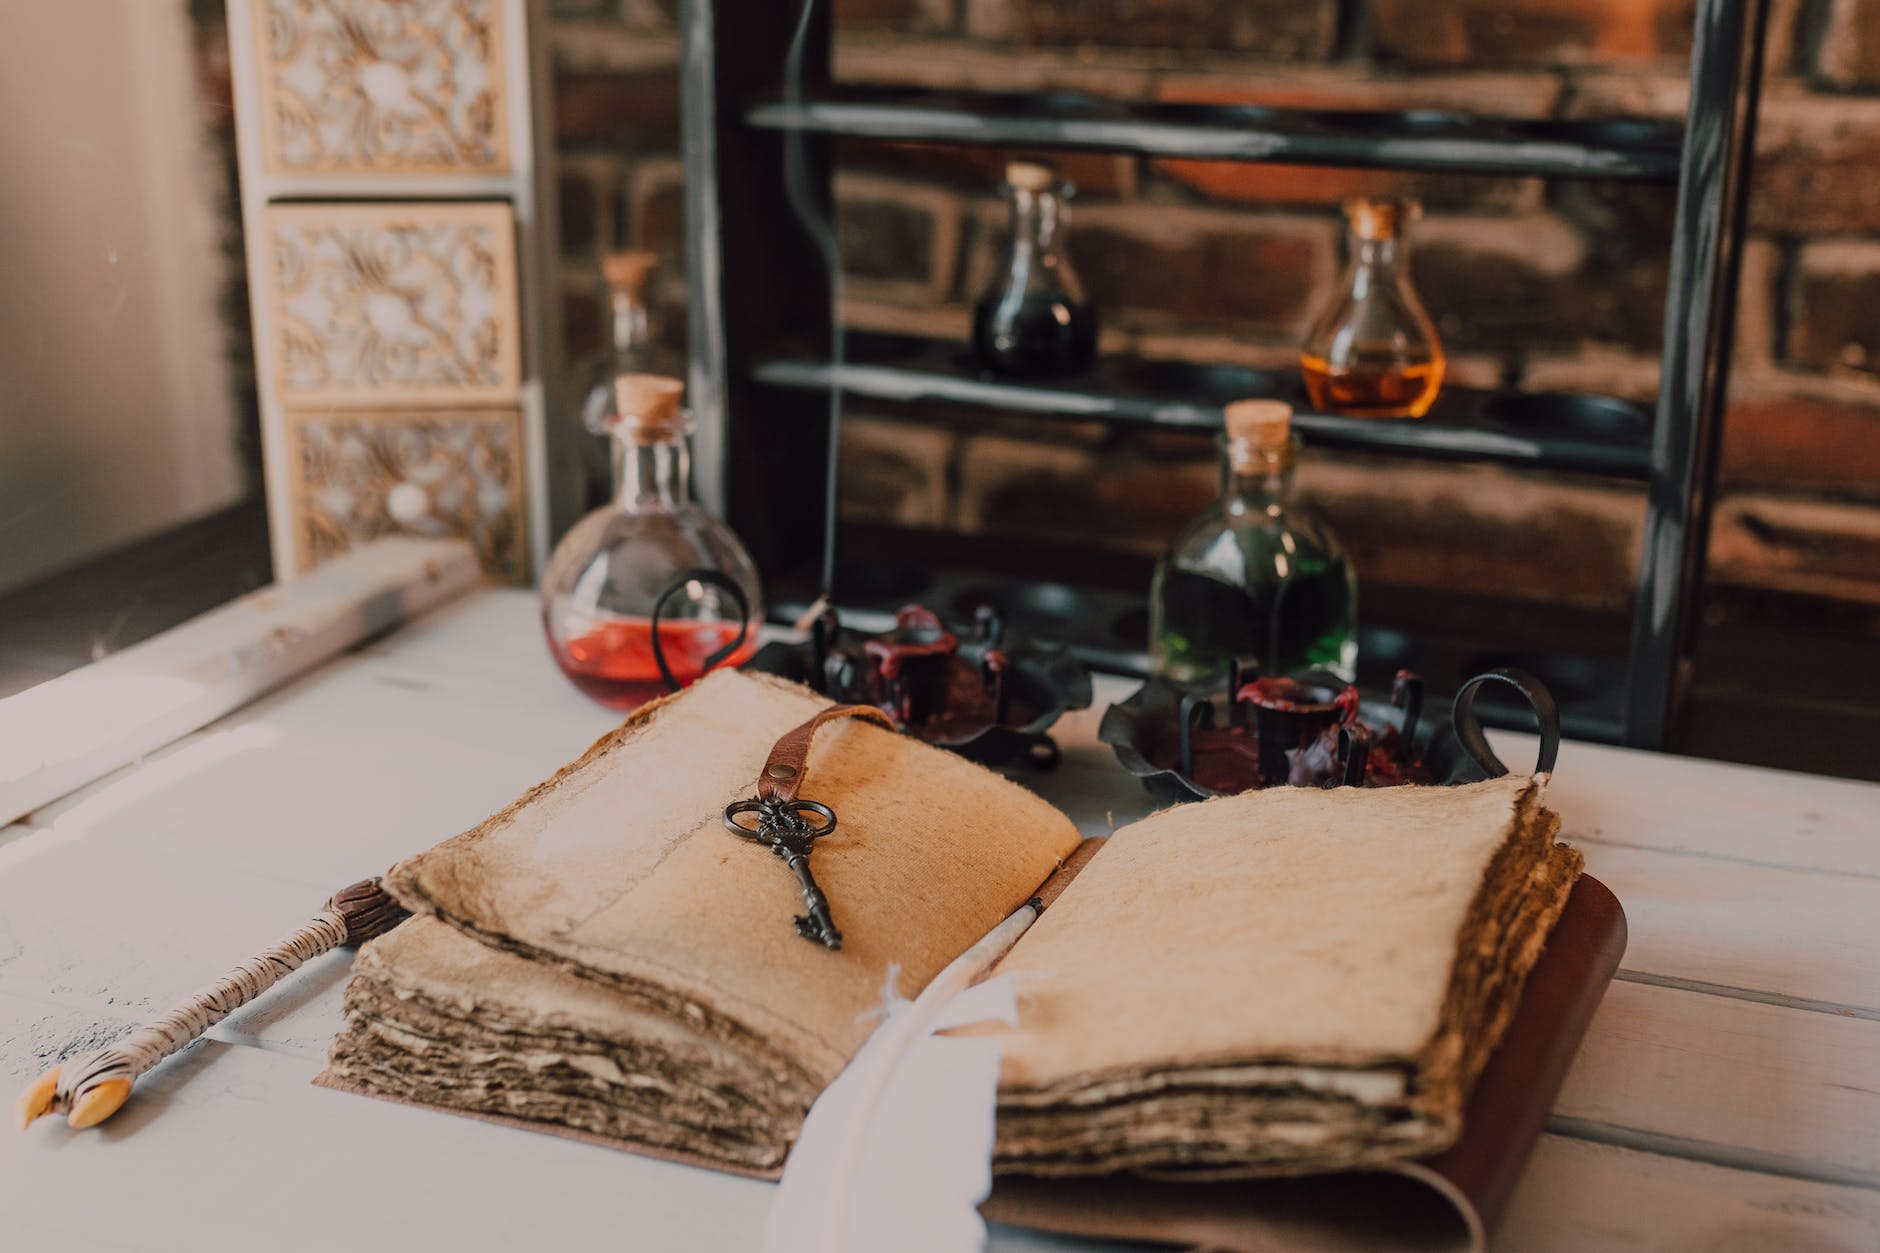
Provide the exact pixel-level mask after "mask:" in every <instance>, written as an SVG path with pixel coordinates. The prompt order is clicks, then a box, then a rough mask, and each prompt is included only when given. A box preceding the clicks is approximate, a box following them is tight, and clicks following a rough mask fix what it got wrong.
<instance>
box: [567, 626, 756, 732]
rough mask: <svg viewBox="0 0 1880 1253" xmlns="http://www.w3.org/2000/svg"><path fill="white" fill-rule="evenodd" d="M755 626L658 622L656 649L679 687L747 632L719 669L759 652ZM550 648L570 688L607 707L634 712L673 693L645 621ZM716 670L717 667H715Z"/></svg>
mask: <svg viewBox="0 0 1880 1253" xmlns="http://www.w3.org/2000/svg"><path fill="white" fill-rule="evenodd" d="M757 628H758V624H757V623H755V622H752V623H749V624H748V625H747V626H745V627H743V628H740V625H739V624H738V623H736V622H687V621H683V620H682V621H678V622H662V623H660V624H659V647H660V651H661V652H663V653H664V654H665V656H666V666H667V668H668V669H670V670H671V671H672V677H673V678H675V679H677V680H678V681H679V683H680V685H681V686H684V685H686V684H689V683H691V682H693V681H694V680H696V679H698V678H699V677H701V676H702V675H703V674H704V673H705V663H706V661H707V660H709V659H710V657H711V656H712V654H713V653H716V652H717V651H719V650H720V649H722V648H726V647H728V646H729V645H730V644H731V641H733V640H735V639H737V638H738V632H739V630H740V629H743V630H744V631H745V636H744V643H743V644H741V645H739V646H738V649H737V651H736V652H734V653H732V654H731V655H730V656H728V657H726V658H725V659H724V660H723V661H721V662H719V663H718V666H720V667H723V666H737V665H742V664H743V663H744V662H745V661H747V660H749V659H750V656H751V654H752V653H755V652H756V651H757ZM549 650H550V651H551V652H553V653H554V655H555V661H556V664H558V665H559V666H561V672H562V673H563V674H565V675H567V676H568V678H569V679H570V680H572V681H573V683H574V685H575V686H576V687H578V688H580V689H581V690H582V691H583V692H586V693H587V694H588V695H589V696H591V697H593V698H594V699H595V700H597V701H599V702H600V703H601V704H603V705H605V706H607V707H608V708H609V709H622V710H625V709H637V708H638V707H639V706H641V705H644V704H645V703H646V702H647V701H649V700H652V699H653V698H654V697H656V696H664V695H666V694H667V693H668V692H669V691H670V690H671V689H669V688H668V687H667V686H666V680H665V679H664V678H662V677H660V673H659V663H658V662H657V661H656V660H654V657H653V624H652V622H651V621H650V620H649V619H646V618H616V619H612V620H610V621H606V622H602V623H600V624H598V625H596V626H594V627H592V628H591V629H589V630H587V631H584V632H582V633H581V634H579V635H575V636H573V637H572V638H570V639H569V640H568V641H567V642H566V643H562V642H561V641H558V640H556V639H555V637H554V635H553V633H550V635H549ZM715 668H716V667H715Z"/></svg>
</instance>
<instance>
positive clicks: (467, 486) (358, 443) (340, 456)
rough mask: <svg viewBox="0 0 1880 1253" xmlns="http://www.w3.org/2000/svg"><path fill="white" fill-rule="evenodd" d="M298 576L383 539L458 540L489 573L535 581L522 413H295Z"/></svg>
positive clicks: (290, 419)
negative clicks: (468, 545) (354, 547)
mask: <svg viewBox="0 0 1880 1253" xmlns="http://www.w3.org/2000/svg"><path fill="white" fill-rule="evenodd" d="M287 426H288V432H289V438H290V440H291V441H292V456H293V461H294V487H293V497H294V499H293V527H294V539H295V551H296V553H297V555H298V558H299V565H300V568H301V569H303V570H305V569H308V568H310V567H312V566H316V565H318V564H320V563H321V562H323V561H325V560H327V559H328V558H330V557H334V556H337V555H338V554H340V553H342V552H345V551H346V550H347V549H348V548H350V547H352V545H354V544H356V543H360V542H362V541H365V540H369V539H374V538H377V537H378V536H381V535H398V534H403V535H423V536H428V537H431V538H442V537H460V538H464V539H468V540H469V541H470V542H471V543H472V544H473V545H475V547H476V551H477V557H478V559H479V560H480V561H481V562H482V563H483V570H484V573H485V574H487V575H489V576H490V577H491V578H493V579H499V580H502V581H504V582H509V583H518V582H522V581H523V580H525V579H526V578H527V577H528V569H529V552H528V543H527V535H526V526H525V523H524V518H525V517H526V516H527V515H526V510H525V508H524V505H523V495H522V493H523V487H522V482H523V480H522V416H521V414H520V413H519V412H518V411H517V410H515V409H485V410H453V411H450V412H437V411H429V410H419V409H413V410H387V411H382V412H381V411H366V410H355V411H337V410H324V411H315V412H300V411H290V412H289V413H288V416H287Z"/></svg>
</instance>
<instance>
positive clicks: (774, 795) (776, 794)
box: [757, 705, 894, 802]
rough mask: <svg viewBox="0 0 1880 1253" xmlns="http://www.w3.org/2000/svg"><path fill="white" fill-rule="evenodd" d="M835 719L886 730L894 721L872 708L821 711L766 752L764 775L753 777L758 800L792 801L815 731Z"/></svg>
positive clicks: (807, 765) (799, 783)
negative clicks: (876, 725)
mask: <svg viewBox="0 0 1880 1253" xmlns="http://www.w3.org/2000/svg"><path fill="white" fill-rule="evenodd" d="M837 718H867V719H868V720H869V721H871V722H879V723H880V724H881V725H882V726H884V727H888V728H889V729H893V727H894V719H893V718H890V717H889V716H888V715H887V714H885V713H883V712H882V711H881V710H879V709H876V708H875V707H874V706H873V705H836V706H833V707H831V708H829V709H825V710H823V711H822V712H821V713H819V714H817V715H816V716H815V717H814V718H811V719H810V720H809V721H808V722H805V723H804V724H803V725H802V726H800V727H797V728H796V729H795V730H794V731H790V732H787V733H786V734H785V735H784V737H783V738H782V739H780V740H778V741H777V744H776V747H774V748H772V749H771V750H770V757H769V759H768V760H766V761H765V762H764V771H763V773H762V774H760V775H758V776H757V796H758V799H759V800H767V801H786V802H787V801H793V800H795V799H796V790H797V789H798V788H800V787H802V786H803V774H804V772H805V771H806V770H808V769H809V743H810V741H811V740H812V739H814V738H815V736H816V729H817V728H818V727H820V726H822V725H823V723H825V722H832V721H834V720H835V719H837Z"/></svg>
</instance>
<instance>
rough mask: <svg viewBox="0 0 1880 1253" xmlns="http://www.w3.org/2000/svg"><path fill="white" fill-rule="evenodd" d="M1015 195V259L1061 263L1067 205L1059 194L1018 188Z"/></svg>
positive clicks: (1013, 219)
mask: <svg viewBox="0 0 1880 1253" xmlns="http://www.w3.org/2000/svg"><path fill="white" fill-rule="evenodd" d="M1011 195H1012V259H1013V261H1014V262H1021V261H1035V262H1036V263H1037V264H1039V265H1050V266H1054V265H1056V264H1057V263H1058V249H1059V246H1060V242H1061V240H1062V238H1063V234H1064V205H1063V201H1062V200H1060V199H1059V198H1058V196H1057V195H1056V193H1054V192H1048V191H1032V190H1030V189H1028V188H1023V187H1014V188H1012V189H1011Z"/></svg>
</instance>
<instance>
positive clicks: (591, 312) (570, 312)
mask: <svg viewBox="0 0 1880 1253" xmlns="http://www.w3.org/2000/svg"><path fill="white" fill-rule="evenodd" d="M606 320H607V315H606V313H605V311H604V310H602V308H601V298H600V293H599V292H598V291H596V290H595V289H594V285H593V284H582V283H580V282H579V281H576V282H574V283H571V284H569V285H568V286H566V287H564V288H563V289H562V293H561V341H562V349H563V351H564V352H565V354H566V355H567V357H568V359H569V360H570V361H578V360H580V359H581V358H582V357H586V356H589V355H591V354H593V353H597V352H599V351H600V349H601V344H602V343H603V342H604V341H605V338H606V337H605V332H604V330H603V323H605V321H606Z"/></svg>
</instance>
